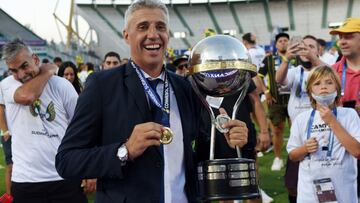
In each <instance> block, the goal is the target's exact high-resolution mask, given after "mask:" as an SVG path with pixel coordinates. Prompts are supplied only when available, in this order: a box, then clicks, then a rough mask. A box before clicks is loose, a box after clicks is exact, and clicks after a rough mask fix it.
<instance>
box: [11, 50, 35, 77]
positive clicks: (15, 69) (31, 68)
mask: <svg viewBox="0 0 360 203" xmlns="http://www.w3.org/2000/svg"><path fill="white" fill-rule="evenodd" d="M39 64H40V59H39V57H38V56H36V55H35V54H30V53H29V52H28V51H26V50H24V49H23V50H20V51H19V52H18V53H17V54H16V56H15V57H14V58H13V59H12V60H10V61H8V62H7V66H8V68H9V71H10V72H11V73H12V75H13V76H14V78H15V79H16V80H18V81H20V82H22V83H25V82H27V81H29V80H31V79H32V78H34V77H36V76H37V75H38V74H39V73H40V69H39Z"/></svg>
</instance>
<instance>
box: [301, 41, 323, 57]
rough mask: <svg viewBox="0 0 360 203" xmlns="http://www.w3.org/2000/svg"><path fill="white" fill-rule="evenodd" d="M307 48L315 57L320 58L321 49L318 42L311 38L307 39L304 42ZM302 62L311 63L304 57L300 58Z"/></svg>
mask: <svg viewBox="0 0 360 203" xmlns="http://www.w3.org/2000/svg"><path fill="white" fill-rule="evenodd" d="M303 42H304V44H305V46H307V47H308V48H309V51H310V52H311V53H312V54H313V55H315V56H318V55H319V47H318V43H317V41H316V40H314V39H311V38H306V39H304V40H303ZM300 58H301V60H302V61H310V60H309V59H308V58H306V57H304V56H300Z"/></svg>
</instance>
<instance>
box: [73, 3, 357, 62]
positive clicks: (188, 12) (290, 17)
mask: <svg viewBox="0 0 360 203" xmlns="http://www.w3.org/2000/svg"><path fill="white" fill-rule="evenodd" d="M163 2H165V3H168V4H167V5H168V8H169V15H170V32H171V33H170V36H171V40H170V47H172V48H173V49H175V50H186V49H188V48H189V47H191V46H193V45H194V44H196V43H197V42H198V41H199V40H201V39H202V38H203V37H204V30H205V29H207V28H212V29H214V30H215V31H217V32H218V33H219V32H220V33H222V32H223V31H224V30H227V31H230V30H231V31H236V33H235V34H234V36H235V37H237V38H238V39H240V38H241V36H242V35H243V33H246V32H251V33H254V34H255V35H256V36H257V40H258V44H260V45H268V44H269V43H270V40H271V39H270V38H271V33H272V30H273V28H274V27H282V28H284V27H285V28H288V29H289V31H288V32H289V34H290V35H302V36H304V35H307V34H314V35H315V36H317V37H320V38H323V39H325V40H326V41H330V40H331V39H332V38H331V36H330V35H329V34H328V31H329V28H328V24H329V23H330V22H342V21H343V20H344V19H345V18H347V17H349V16H354V17H359V15H360V14H359V13H358V12H356V11H357V10H359V9H360V1H349V0H332V1H322V0H267V1H259V0H203V1H200V0H164V1H163ZM199 2H200V3H199ZM77 8H78V11H79V13H80V15H82V17H84V18H85V20H86V21H88V23H89V24H90V26H91V27H93V28H94V29H95V30H96V32H97V34H98V36H99V47H98V49H97V53H98V54H99V55H103V54H105V53H106V52H107V51H108V50H115V51H117V52H118V53H120V55H121V56H124V57H127V56H128V55H129V53H128V47H127V45H126V44H125V42H124V41H123V39H122V37H121V36H120V35H119V34H118V33H122V30H123V20H124V19H123V16H122V15H123V13H125V10H126V8H127V3H126V1H119V0H115V1H111V0H107V1H106V0H102V1H98V0H94V1H82V3H77ZM94 8H96V10H97V11H98V12H96V11H95V10H94ZM178 32H184V33H185V38H175V36H176V35H177V34H178Z"/></svg>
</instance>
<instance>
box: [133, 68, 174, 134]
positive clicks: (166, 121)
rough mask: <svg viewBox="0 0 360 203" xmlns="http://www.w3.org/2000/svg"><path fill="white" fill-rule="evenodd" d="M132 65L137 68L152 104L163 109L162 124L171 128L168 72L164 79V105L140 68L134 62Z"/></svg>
mask: <svg viewBox="0 0 360 203" xmlns="http://www.w3.org/2000/svg"><path fill="white" fill-rule="evenodd" d="M131 65H132V66H133V67H134V68H135V71H136V73H137V75H138V76H139V79H140V81H141V84H142V86H143V88H144V91H145V93H146V95H147V96H148V98H149V100H150V102H152V103H153V104H154V105H155V106H156V107H157V108H159V109H161V111H162V117H161V124H162V125H164V126H166V127H170V85H169V80H168V78H167V74H166V71H165V72H164V73H165V78H164V90H163V104H162V103H161V100H160V97H159V96H158V94H157V92H156V89H155V90H154V89H152V88H151V86H150V85H149V82H148V81H147V80H146V78H145V76H144V74H143V73H142V72H141V71H140V68H139V67H138V66H137V65H136V64H135V63H134V62H133V61H131Z"/></svg>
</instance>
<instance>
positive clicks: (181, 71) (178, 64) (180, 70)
mask: <svg viewBox="0 0 360 203" xmlns="http://www.w3.org/2000/svg"><path fill="white" fill-rule="evenodd" d="M173 65H174V66H175V68H176V71H175V73H176V74H178V75H181V76H184V77H185V76H186V74H187V72H188V71H189V70H188V66H189V57H188V56H186V55H182V56H179V57H177V58H176V59H175V60H174V62H173Z"/></svg>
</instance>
